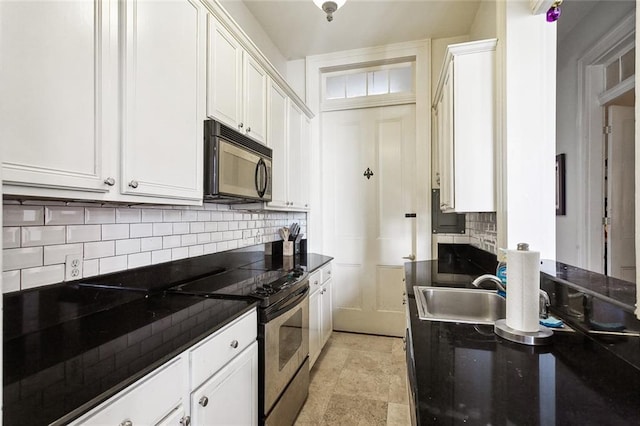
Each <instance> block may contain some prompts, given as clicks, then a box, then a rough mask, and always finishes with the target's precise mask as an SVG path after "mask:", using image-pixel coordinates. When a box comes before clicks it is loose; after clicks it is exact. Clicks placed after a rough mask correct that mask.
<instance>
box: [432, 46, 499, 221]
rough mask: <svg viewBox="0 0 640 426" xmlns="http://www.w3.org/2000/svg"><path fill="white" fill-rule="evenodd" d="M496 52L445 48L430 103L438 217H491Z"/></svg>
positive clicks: (478, 49)
mask: <svg viewBox="0 0 640 426" xmlns="http://www.w3.org/2000/svg"><path fill="white" fill-rule="evenodd" d="M495 46H496V40H495V39H493V40H483V41H476V42H469V43H460V44H454V45H450V46H448V47H447V53H446V55H445V60H444V63H443V66H442V71H441V73H440V79H439V83H438V88H437V90H436V96H435V98H434V108H435V109H436V119H435V120H434V122H435V124H436V126H437V129H436V132H435V134H436V135H437V144H438V149H437V150H438V155H439V176H440V208H441V210H443V211H447V212H460V213H463V212H486V211H495V176H494V175H495V167H494V164H495V159H494V156H495V148H494V147H495V142H494V129H495V123H494V117H495V114H494V109H495V83H494V80H495V59H494V57H495V55H494V53H495Z"/></svg>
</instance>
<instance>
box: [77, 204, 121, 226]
mask: <svg viewBox="0 0 640 426" xmlns="http://www.w3.org/2000/svg"><path fill="white" fill-rule="evenodd" d="M115 222H116V209H114V208H110V207H94V208H86V209H85V210H84V223H85V224H87V225H96V224H103V223H115Z"/></svg>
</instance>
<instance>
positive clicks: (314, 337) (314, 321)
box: [309, 288, 323, 366]
mask: <svg viewBox="0 0 640 426" xmlns="http://www.w3.org/2000/svg"><path fill="white" fill-rule="evenodd" d="M322 296H323V295H322V289H321V288H319V289H318V290H317V291H316V292H315V293H312V294H311V296H309V360H310V362H311V366H313V364H314V363H315V362H316V359H317V358H318V355H320V351H321V349H322V343H321V341H322V335H321V334H322V330H321V327H322Z"/></svg>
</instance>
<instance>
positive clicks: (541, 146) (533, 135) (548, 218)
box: [496, 0, 556, 259]
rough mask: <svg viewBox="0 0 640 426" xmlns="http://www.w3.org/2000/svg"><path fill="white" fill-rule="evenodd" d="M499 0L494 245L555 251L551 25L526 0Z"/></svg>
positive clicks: (549, 253)
mask: <svg viewBox="0 0 640 426" xmlns="http://www.w3.org/2000/svg"><path fill="white" fill-rule="evenodd" d="M496 6H497V7H496V14H497V15H496V22H497V30H498V31H497V36H498V47H497V50H496V63H497V67H496V69H497V76H496V81H497V97H496V99H497V100H498V102H497V105H496V109H497V111H496V117H497V118H496V121H497V126H496V128H497V153H496V155H497V170H496V177H497V182H498V188H497V190H498V191H497V197H498V211H497V222H498V223H497V225H498V226H497V232H498V246H499V247H504V248H515V247H516V245H517V243H520V242H526V243H529V245H530V247H531V250H536V251H539V252H540V254H541V257H542V258H546V259H555V194H554V187H555V172H554V164H555V163H554V159H555V72H556V69H555V62H556V61H555V53H556V28H555V26H554V25H552V24H549V23H547V22H546V21H545V17H544V15H532V13H531V9H530V2H529V1H528V0H513V1H508V2H498V3H496Z"/></svg>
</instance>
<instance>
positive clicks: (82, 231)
mask: <svg viewBox="0 0 640 426" xmlns="http://www.w3.org/2000/svg"><path fill="white" fill-rule="evenodd" d="M101 236H102V231H101V228H100V225H70V226H67V243H86V242H89V241H100V238H101Z"/></svg>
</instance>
